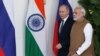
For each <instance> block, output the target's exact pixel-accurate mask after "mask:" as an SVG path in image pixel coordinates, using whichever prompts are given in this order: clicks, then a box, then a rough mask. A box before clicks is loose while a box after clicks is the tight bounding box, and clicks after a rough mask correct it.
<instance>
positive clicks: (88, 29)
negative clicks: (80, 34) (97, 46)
mask: <svg viewBox="0 0 100 56" xmlns="http://www.w3.org/2000/svg"><path fill="white" fill-rule="evenodd" d="M92 34H93V29H92V25H91V24H90V23H87V24H86V26H85V27H84V35H85V41H84V43H83V44H82V45H81V46H80V47H79V48H78V50H77V51H76V53H77V54H78V55H81V54H82V53H83V52H85V50H87V49H88V48H89V47H90V45H91V42H92Z"/></svg>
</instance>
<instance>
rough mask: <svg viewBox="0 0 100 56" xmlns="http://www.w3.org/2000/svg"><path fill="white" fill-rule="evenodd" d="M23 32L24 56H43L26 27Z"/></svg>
mask: <svg viewBox="0 0 100 56" xmlns="http://www.w3.org/2000/svg"><path fill="white" fill-rule="evenodd" d="M25 31H26V33H25V37H26V38H25V40H26V43H25V56H43V54H42V52H41V50H40V48H39V46H38V44H37V42H36V41H35V39H34V37H33V36H32V34H31V32H30V31H29V29H28V28H27V27H26V29H25Z"/></svg>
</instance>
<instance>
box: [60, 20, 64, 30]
mask: <svg viewBox="0 0 100 56" xmlns="http://www.w3.org/2000/svg"><path fill="white" fill-rule="evenodd" d="M63 26H64V20H62V21H61V26H60V32H61V30H62V28H63Z"/></svg>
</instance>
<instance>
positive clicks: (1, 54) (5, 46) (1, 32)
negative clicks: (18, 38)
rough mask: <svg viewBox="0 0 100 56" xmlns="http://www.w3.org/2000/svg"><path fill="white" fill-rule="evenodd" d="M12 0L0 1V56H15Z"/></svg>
mask: <svg viewBox="0 0 100 56" xmlns="http://www.w3.org/2000/svg"><path fill="white" fill-rule="evenodd" d="M12 11H13V10H12V0H0V56H16V46H15V29H14V25H13V23H14V22H13V20H14V18H13V12H12Z"/></svg>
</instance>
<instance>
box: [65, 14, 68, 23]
mask: <svg viewBox="0 0 100 56" xmlns="http://www.w3.org/2000/svg"><path fill="white" fill-rule="evenodd" d="M68 17H69V15H68V16H67V17H65V18H64V23H65V22H66V20H67V19H68Z"/></svg>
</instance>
